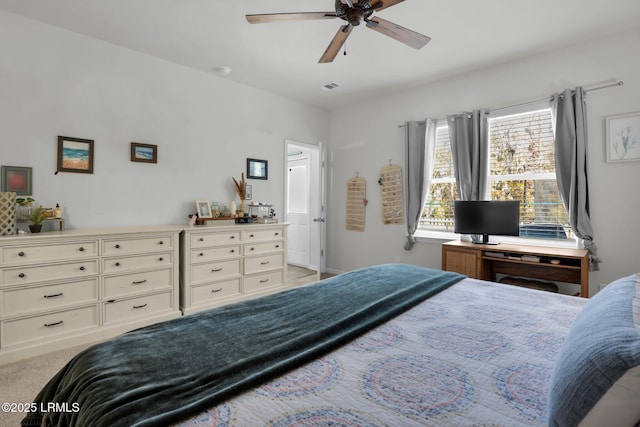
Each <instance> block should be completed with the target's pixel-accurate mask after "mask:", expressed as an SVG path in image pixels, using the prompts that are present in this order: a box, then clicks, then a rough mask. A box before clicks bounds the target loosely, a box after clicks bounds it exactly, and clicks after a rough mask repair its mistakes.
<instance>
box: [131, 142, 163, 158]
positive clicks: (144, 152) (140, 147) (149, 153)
mask: <svg viewBox="0 0 640 427" xmlns="http://www.w3.org/2000/svg"><path fill="white" fill-rule="evenodd" d="M131 161H132V162H143V163H158V146H157V145H153V144H140V143H139V142H132V143H131Z"/></svg>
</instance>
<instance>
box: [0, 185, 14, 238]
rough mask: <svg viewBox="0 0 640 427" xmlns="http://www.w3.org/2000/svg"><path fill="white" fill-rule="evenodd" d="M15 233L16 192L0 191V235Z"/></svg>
mask: <svg viewBox="0 0 640 427" xmlns="http://www.w3.org/2000/svg"><path fill="white" fill-rule="evenodd" d="M5 234H16V193H15V192H13V191H10V192H3V193H0V235H5Z"/></svg>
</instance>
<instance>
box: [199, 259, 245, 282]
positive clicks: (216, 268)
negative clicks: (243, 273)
mask: <svg viewBox="0 0 640 427" xmlns="http://www.w3.org/2000/svg"><path fill="white" fill-rule="evenodd" d="M238 275H240V260H239V259H230V260H228V261H219V262H211V263H208V264H197V265H193V266H191V282H192V283H203V282H212V281H214V280H221V279H225V278H230V277H233V276H238Z"/></svg>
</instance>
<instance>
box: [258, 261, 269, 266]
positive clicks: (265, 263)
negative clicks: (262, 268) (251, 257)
mask: <svg viewBox="0 0 640 427" xmlns="http://www.w3.org/2000/svg"><path fill="white" fill-rule="evenodd" d="M270 262H271V261H262V262H261V263H260V265H267V264H269V263H270Z"/></svg>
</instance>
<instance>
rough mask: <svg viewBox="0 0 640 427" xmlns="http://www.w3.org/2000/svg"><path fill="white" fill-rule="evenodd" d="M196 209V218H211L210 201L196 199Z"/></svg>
mask: <svg viewBox="0 0 640 427" xmlns="http://www.w3.org/2000/svg"><path fill="white" fill-rule="evenodd" d="M196 211H197V212H198V218H213V214H212V213H211V203H210V202H209V201H208V200H196Z"/></svg>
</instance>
